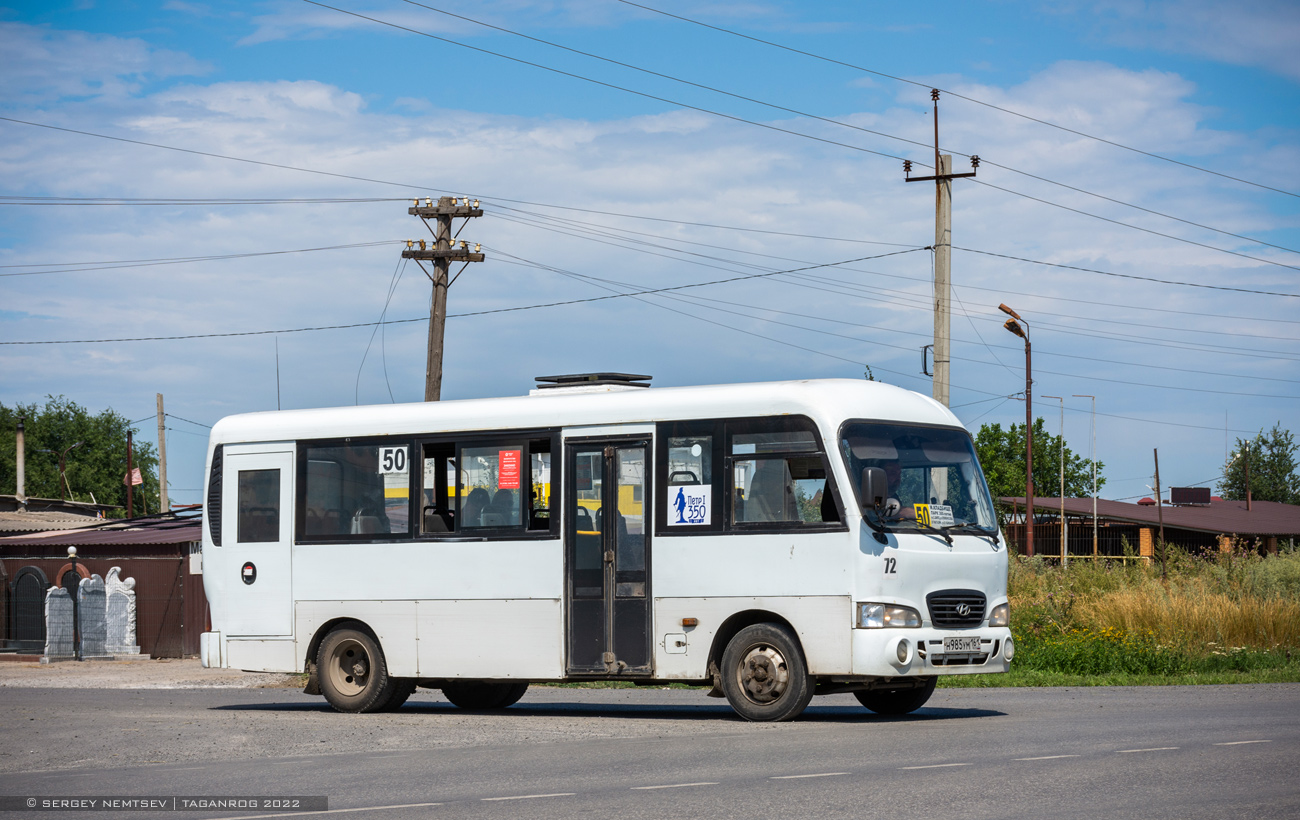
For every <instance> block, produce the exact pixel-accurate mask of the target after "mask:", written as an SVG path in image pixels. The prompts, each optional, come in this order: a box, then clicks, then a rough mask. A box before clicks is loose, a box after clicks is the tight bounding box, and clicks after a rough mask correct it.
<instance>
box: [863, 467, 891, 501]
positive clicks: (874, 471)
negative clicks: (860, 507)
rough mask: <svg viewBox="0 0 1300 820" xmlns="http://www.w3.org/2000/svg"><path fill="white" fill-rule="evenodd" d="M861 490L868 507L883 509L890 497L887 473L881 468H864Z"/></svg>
mask: <svg viewBox="0 0 1300 820" xmlns="http://www.w3.org/2000/svg"><path fill="white" fill-rule="evenodd" d="M861 490H862V500H863V502H864V503H865V504H866V505H867V506H868V507H871V508H874V509H879V508H880V507H883V506H884V504H885V499H886V498H887V497H888V496H889V480H888V479H887V478H885V471H884V470H882V469H880V468H879V467H863V468H862V484H861Z"/></svg>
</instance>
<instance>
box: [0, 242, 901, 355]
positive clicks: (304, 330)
mask: <svg viewBox="0 0 1300 820" xmlns="http://www.w3.org/2000/svg"><path fill="white" fill-rule="evenodd" d="M915 250H921V249H920V248H917V249H915ZM914 252H915V251H914V250H906V251H893V252H891V253H882V254H878V255H876V256H864V257H860V258H858V259H847V260H844V261H843V262H826V263H823V264H819V265H808V266H806V267H802V268H794V269H792V270H789V271H774V272H771V273H755V274H749V275H745V276H734V277H731V278H729V279H717V280H714V281H711V282H692V283H689V284H685V285H673V286H671V287H665V288H652V289H649V290H643V291H638V292H636V293H625V294H617V295H613V296H596V297H592V298H589V299H568V300H565V301H561V302H548V303H546V304H537V305H519V306H516V307H509V308H496V309H493V310H478V311H472V312H469V313H450V314H448V315H447V318H448V319H452V318H461V317H466V316H487V315H490V314H493V313H512V312H515V311H520V310H535V309H537V308H544V307H560V306H563V305H579V304H585V303H588V302H603V301H606V300H609V299H617V298H620V297H622V296H639V295H644V294H652V293H663V292H666V291H673V290H684V289H686V288H699V287H705V286H706V285H720V284H725V283H728V282H739V281H742V280H745V279H759V278H763V277H768V276H776V275H778V274H781V273H793V272H796V271H801V270H814V269H817V268H829V267H834V266H836V265H846V264H849V263H852V262H862V261H865V260H867V259H880V258H883V257H886V256H897V255H899V254H904V253H914ZM424 321H428V320H427V319H426V318H419V319H389V320H386V321H383V322H355V323H352V324H346V325H318V326H314V327H297V328H283V329H279V330H246V331H239V332H231V333H189V334H185V335H180V336H136V337H131V338H119V339H57V340H51V339H45V340H36V341H0V345H60V344H66V345H75V344H112V343H117V342H169V341H179V340H183V339H216V338H224V337H231V336H265V335H269V334H273V333H308V332H312V331H319V330H345V329H349V328H357V327H374V326H376V325H379V324H388V325H395V324H406V323H409V322H424Z"/></svg>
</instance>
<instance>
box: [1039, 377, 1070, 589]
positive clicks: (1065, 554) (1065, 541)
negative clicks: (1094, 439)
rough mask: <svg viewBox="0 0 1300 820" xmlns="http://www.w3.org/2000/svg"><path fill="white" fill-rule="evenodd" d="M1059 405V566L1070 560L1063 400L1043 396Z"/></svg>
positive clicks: (1058, 397) (1056, 397) (1061, 398)
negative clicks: (1066, 508)
mask: <svg viewBox="0 0 1300 820" xmlns="http://www.w3.org/2000/svg"><path fill="white" fill-rule="evenodd" d="M1043 398H1045V399H1056V400H1057V401H1059V402H1060V403H1061V566H1062V567H1064V566H1066V565H1067V564H1068V563H1069V560H1070V546H1069V528H1068V527H1067V526H1066V524H1065V399H1064V398H1063V397H1061V396H1043Z"/></svg>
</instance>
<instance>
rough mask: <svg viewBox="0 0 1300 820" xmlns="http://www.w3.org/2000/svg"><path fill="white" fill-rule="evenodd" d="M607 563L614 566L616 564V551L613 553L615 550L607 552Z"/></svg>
mask: <svg viewBox="0 0 1300 820" xmlns="http://www.w3.org/2000/svg"><path fill="white" fill-rule="evenodd" d="M605 563H606V564H612V563H614V551H613V550H605Z"/></svg>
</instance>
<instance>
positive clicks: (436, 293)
mask: <svg viewBox="0 0 1300 820" xmlns="http://www.w3.org/2000/svg"><path fill="white" fill-rule="evenodd" d="M455 205H456V198H455V197H450V196H444V197H440V198H439V199H438V206H439V207H442V208H453V207H455ZM450 247H451V215H450V214H439V215H438V235H437V240H436V242H435V244H434V248H435V249H436V250H440V251H445V250H448V249H449V248H450ZM449 267H450V263H449V262H448V260H447V259H446V258H440V259H435V260H433V303H432V304H431V305H430V307H429V355H428V362H427V365H426V367H425V370H424V400H425V401H437V400H438V399H439V398H441V397H442V345H443V336H444V335H445V327H446V324H447V269H448V268H449Z"/></svg>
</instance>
